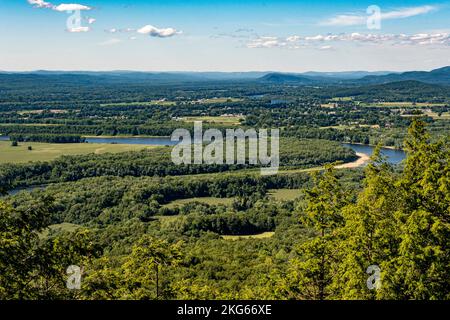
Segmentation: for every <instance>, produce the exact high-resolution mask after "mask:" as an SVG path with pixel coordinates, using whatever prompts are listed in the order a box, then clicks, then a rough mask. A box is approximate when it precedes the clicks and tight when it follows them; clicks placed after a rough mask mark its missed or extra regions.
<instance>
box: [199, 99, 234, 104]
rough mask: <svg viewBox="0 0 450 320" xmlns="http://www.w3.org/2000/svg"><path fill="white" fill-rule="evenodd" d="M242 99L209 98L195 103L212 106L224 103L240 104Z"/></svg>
mask: <svg viewBox="0 0 450 320" xmlns="http://www.w3.org/2000/svg"><path fill="white" fill-rule="evenodd" d="M240 101H242V99H239V98H211V99H200V100H197V101H196V103H204V104H213V103H226V102H240Z"/></svg>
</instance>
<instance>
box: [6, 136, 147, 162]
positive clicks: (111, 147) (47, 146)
mask: <svg viewBox="0 0 450 320" xmlns="http://www.w3.org/2000/svg"><path fill="white" fill-rule="evenodd" d="M28 147H31V148H32V150H28ZM149 148H154V147H151V146H143V145H127V144H93V143H92V144H91V143H39V142H19V145H18V146H17V147H13V146H11V142H10V141H0V163H25V162H30V161H48V160H53V159H56V158H58V157H60V156H63V155H78V154H89V153H95V154H104V153H119V152H126V151H138V150H142V149H149Z"/></svg>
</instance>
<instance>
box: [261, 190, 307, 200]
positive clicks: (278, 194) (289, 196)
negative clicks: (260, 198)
mask: <svg viewBox="0 0 450 320" xmlns="http://www.w3.org/2000/svg"><path fill="white" fill-rule="evenodd" d="M300 192H301V190H300V189H271V190H269V192H268V194H269V197H271V198H272V199H275V200H277V201H292V200H295V199H297V198H298V197H299V196H300Z"/></svg>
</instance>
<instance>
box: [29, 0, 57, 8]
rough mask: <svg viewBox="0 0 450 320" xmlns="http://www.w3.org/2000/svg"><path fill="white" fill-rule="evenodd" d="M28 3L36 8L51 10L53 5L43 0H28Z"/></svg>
mask: <svg viewBox="0 0 450 320" xmlns="http://www.w3.org/2000/svg"><path fill="white" fill-rule="evenodd" d="M28 3H29V4H31V5H33V6H34V7H35V8H51V7H53V5H52V4H51V3H50V2H45V1H43V0H28Z"/></svg>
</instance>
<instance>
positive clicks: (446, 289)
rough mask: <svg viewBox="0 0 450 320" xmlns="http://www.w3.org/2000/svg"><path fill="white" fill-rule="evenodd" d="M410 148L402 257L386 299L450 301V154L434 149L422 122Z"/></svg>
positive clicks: (390, 274)
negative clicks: (449, 274)
mask: <svg viewBox="0 0 450 320" xmlns="http://www.w3.org/2000/svg"><path fill="white" fill-rule="evenodd" d="M405 146H406V150H407V152H408V158H407V160H406V164H405V169H404V172H403V175H402V177H401V179H400V180H399V182H398V187H399V189H400V190H401V192H402V197H401V198H402V199H403V201H402V203H401V205H402V208H401V210H402V214H401V216H400V219H401V224H399V233H400V244H399V251H398V255H396V256H394V257H393V261H392V263H391V265H390V269H388V270H387V274H386V281H385V285H384V286H383V287H382V290H381V296H382V297H383V298H391V299H449V298H450V277H449V276H448V272H449V270H450V251H449V250H450V242H449V239H450V148H449V145H448V143H445V141H439V142H436V143H430V136H429V134H428V132H427V131H426V129H425V124H424V123H423V122H422V121H414V122H413V124H412V125H411V127H410V129H409V135H408V138H407V140H406V141H405Z"/></svg>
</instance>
